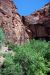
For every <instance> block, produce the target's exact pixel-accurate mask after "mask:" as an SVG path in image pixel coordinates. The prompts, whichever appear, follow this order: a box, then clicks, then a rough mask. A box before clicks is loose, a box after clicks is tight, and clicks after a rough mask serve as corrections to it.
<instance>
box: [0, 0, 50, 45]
mask: <svg viewBox="0 0 50 75" xmlns="http://www.w3.org/2000/svg"><path fill="white" fill-rule="evenodd" d="M49 5H50V3H48V4H47V5H45V6H44V7H43V8H42V9H40V10H39V11H36V12H35V13H33V14H31V15H30V16H23V17H21V16H20V15H19V14H18V13H17V9H16V6H15V5H14V3H13V1H12V0H0V27H2V28H3V30H4V32H5V36H6V41H8V42H13V43H16V44H23V43H24V42H26V41H27V40H29V39H32V38H33V37H48V36H49V37H50V16H49V15H50V13H48V8H49Z"/></svg>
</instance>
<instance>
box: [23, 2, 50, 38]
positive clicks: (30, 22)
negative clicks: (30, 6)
mask: <svg viewBox="0 0 50 75" xmlns="http://www.w3.org/2000/svg"><path fill="white" fill-rule="evenodd" d="M23 23H24V24H25V26H27V32H28V33H30V32H29V31H31V33H32V36H31V37H32V38H34V37H39V38H44V37H50V3H48V4H46V5H45V6H44V7H43V8H41V9H40V10H38V11H36V12H35V13H32V14H30V15H29V16H25V17H24V16H23ZM28 29H29V31H28Z"/></svg>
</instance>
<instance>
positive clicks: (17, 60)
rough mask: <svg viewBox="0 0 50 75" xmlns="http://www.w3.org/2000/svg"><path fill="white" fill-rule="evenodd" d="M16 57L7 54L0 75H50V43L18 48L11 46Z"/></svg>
mask: <svg viewBox="0 0 50 75" xmlns="http://www.w3.org/2000/svg"><path fill="white" fill-rule="evenodd" d="M9 49H11V50H13V51H14V52H15V55H14V56H12V55H11V54H7V55H6V54H5V55H4V58H5V62H4V63H3V65H2V66H1V67H0V75H50V43H47V42H46V41H40V40H31V41H30V42H28V43H26V44H24V45H22V46H18V45H13V44H9Z"/></svg>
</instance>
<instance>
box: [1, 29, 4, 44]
mask: <svg viewBox="0 0 50 75" xmlns="http://www.w3.org/2000/svg"><path fill="white" fill-rule="evenodd" d="M4 39H5V35H4V32H3V30H2V28H0V43H1V42H3V41H4Z"/></svg>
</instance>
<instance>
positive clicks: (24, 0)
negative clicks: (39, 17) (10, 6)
mask: <svg viewBox="0 0 50 75" xmlns="http://www.w3.org/2000/svg"><path fill="white" fill-rule="evenodd" d="M13 1H14V4H15V5H16V7H17V8H18V9H17V11H18V13H19V14H20V15H25V16H26V15H30V14H31V13H32V12H35V11H36V10H38V9H40V8H41V7H43V6H44V5H45V4H46V3H48V2H50V0H13Z"/></svg>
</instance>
